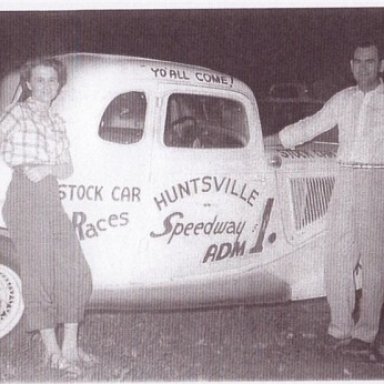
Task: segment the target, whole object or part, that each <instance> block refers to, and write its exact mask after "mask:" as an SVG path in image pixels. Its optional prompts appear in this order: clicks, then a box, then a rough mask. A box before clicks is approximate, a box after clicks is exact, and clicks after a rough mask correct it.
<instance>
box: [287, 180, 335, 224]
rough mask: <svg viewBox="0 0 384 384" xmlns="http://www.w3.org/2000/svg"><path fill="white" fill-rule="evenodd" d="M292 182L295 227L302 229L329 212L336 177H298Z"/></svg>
mask: <svg viewBox="0 0 384 384" xmlns="http://www.w3.org/2000/svg"><path fill="white" fill-rule="evenodd" d="M290 183H291V193H292V203H293V217H294V224H295V229H296V230H301V229H303V228H305V227H306V226H307V225H309V224H311V223H313V222H315V221H316V220H318V219H320V218H322V217H323V216H324V215H325V213H326V212H327V209H328V205H329V201H330V199H331V194H332V189H333V186H334V184H335V177H334V176H328V177H316V178H315V177H310V178H308V177H305V178H304V177H298V178H292V179H290Z"/></svg>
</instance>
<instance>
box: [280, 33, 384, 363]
mask: <svg viewBox="0 0 384 384" xmlns="http://www.w3.org/2000/svg"><path fill="white" fill-rule="evenodd" d="M350 65H351V70H352V73H353V76H354V78H355V80H356V86H354V87H349V88H347V89H344V90H343V91H341V92H339V93H337V94H336V95H334V96H333V97H332V98H331V99H330V100H329V101H328V102H327V103H326V104H325V105H324V107H323V108H322V109H321V110H320V111H319V112H317V113H316V114H315V115H313V116H310V117H308V118H306V119H304V120H301V121H299V122H297V123H295V124H292V125H289V126H287V127H286V128H285V129H283V130H282V131H281V132H280V133H279V138H280V141H281V143H282V144H283V146H284V147H288V148H293V147H294V146H296V145H298V144H302V143H304V142H306V141H308V140H311V139H312V138H314V137H315V136H317V135H319V134H320V133H323V132H325V131H328V130H330V129H331V128H333V127H334V126H336V125H338V129H339V149H338V153H337V162H338V163H339V166H338V169H337V175H336V183H335V187H334V191H333V195H332V200H331V203H330V207H329V214H328V220H329V227H328V240H329V246H328V252H327V255H326V256H325V269H324V279H325V288H326V294H327V300H328V303H329V306H330V310H331V322H330V325H329V327H328V335H327V339H326V344H327V345H328V346H330V347H331V348H332V349H335V350H336V349H337V348H339V347H341V346H343V348H342V351H344V352H345V353H352V354H358V355H364V354H365V355H367V354H369V356H370V358H372V356H373V357H374V358H378V357H379V356H378V355H377V354H376V353H374V352H375V351H376V349H374V347H373V343H374V340H375V337H376V334H377V332H378V328H379V321H380V314H381V306H382V303H383V300H384V240H383V233H384V193H383V190H384V85H383V83H382V81H381V79H380V77H379V73H380V72H381V71H382V70H383V62H382V60H381V56H380V53H379V48H378V46H377V44H376V43H374V42H371V41H367V42H363V43H361V44H359V45H357V46H356V49H355V50H354V53H353V57H352V59H351V61H350ZM359 260H361V262H362V265H363V279H362V285H363V286H362V288H363V290H362V291H363V295H362V301H361V310H360V318H359V320H358V321H357V323H356V324H355V323H354V321H353V318H352V312H353V309H354V305H355V285H354V278H353V270H354V268H355V267H356V265H357V263H358V261H359ZM372 354H373V355H372Z"/></svg>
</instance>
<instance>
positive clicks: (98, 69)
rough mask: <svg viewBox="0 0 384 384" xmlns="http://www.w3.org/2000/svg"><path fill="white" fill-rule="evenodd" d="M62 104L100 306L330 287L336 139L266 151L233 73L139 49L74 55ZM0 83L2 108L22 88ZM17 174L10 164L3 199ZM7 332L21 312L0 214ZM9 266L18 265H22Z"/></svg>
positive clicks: (1, 302) (271, 297)
mask: <svg viewBox="0 0 384 384" xmlns="http://www.w3.org/2000/svg"><path fill="white" fill-rule="evenodd" d="M58 58H59V59H61V60H62V61H63V62H64V63H65V64H66V66H67V71H68V81H67V84H66V85H65V86H64V88H63V89H62V91H61V93H60V95H59V97H58V98H57V99H56V100H55V101H54V105H53V107H54V108H55V109H56V110H57V111H58V112H59V113H60V115H61V116H63V118H64V119H65V121H66V126H67V132H68V137H69V139H70V151H71V155H72V160H73V164H74V169H75V171H74V173H73V175H72V176H71V177H70V178H68V179H65V180H61V185H60V197H61V199H62V202H63V205H64V207H65V209H66V211H67V213H68V215H69V217H70V218H71V220H72V223H73V226H74V227H75V229H76V232H77V235H78V237H79V238H80V240H81V244H82V248H83V250H84V253H85V256H86V258H87V261H88V263H89V265H90V267H91V271H92V275H93V282H94V292H93V295H92V298H91V303H90V304H91V305H94V306H101V305H103V306H105V305H106V306H109V307H110V306H112V305H115V304H117V305H119V307H120V308H122V307H124V308H127V309H135V310H136V309H143V308H147V307H154V308H159V307H160V308H181V307H192V306H196V307H197V306H206V305H216V304H231V303H266V302H282V301H288V300H296V299H303V298H309V297H315V296H320V295H323V293H324V292H323V278H322V275H323V274H322V271H323V253H324V247H325V242H324V238H325V237H324V236H325V220H324V218H325V214H326V211H327V207H328V204H329V200H330V197H331V192H332V188H333V184H334V172H335V169H334V168H335V166H336V165H335V162H334V157H335V152H336V145H334V144H324V143H311V144H309V145H308V146H305V147H301V148H300V149H299V150H295V151H293V150H283V149H282V148H281V147H280V148H279V147H273V148H268V147H266V148H265V147H264V142H263V137H262V131H261V126H260V119H259V114H258V108H257V104H256V100H255V98H254V95H253V93H252V92H251V90H250V89H249V88H248V87H247V86H246V85H245V84H243V83H242V82H240V81H238V80H236V79H234V78H233V77H231V76H228V75H225V74H222V73H218V72H215V71H212V70H209V69H207V68H201V67H196V66H190V65H182V64H176V63H171V62H163V61H156V60H149V59H140V58H134V57H124V56H112V55H101V54H68V55H62V56H59V57H58ZM18 87H19V79H18V73H16V72H14V73H11V74H9V75H8V76H7V77H5V78H4V79H3V81H2V83H1V97H0V109H1V110H3V109H4V108H5V107H6V106H7V105H8V104H10V103H11V102H12V101H15V100H17V98H18V95H19V93H20V89H18ZM10 179H11V170H10V169H9V168H8V167H7V166H6V165H5V163H4V162H2V161H1V162H0V180H1V183H0V208H1V206H2V204H3V202H4V199H5V192H6V190H7V187H8V183H9V182H10ZM0 227H1V231H0V253H1V255H0V256H1V259H0V262H1V264H2V266H1V268H0V336H2V335H4V334H5V333H7V332H8V331H9V330H10V329H11V328H12V326H14V325H15V324H16V323H17V321H18V320H19V318H20V315H21V312H22V305H23V304H22V300H21V285H22V283H21V284H20V281H19V279H18V277H17V275H16V273H15V272H17V265H16V264H17V256H15V255H14V254H13V250H12V245H11V242H10V240H9V236H8V232H7V229H6V226H5V224H4V221H3V220H2V219H1V218H0ZM12 270H13V271H12Z"/></svg>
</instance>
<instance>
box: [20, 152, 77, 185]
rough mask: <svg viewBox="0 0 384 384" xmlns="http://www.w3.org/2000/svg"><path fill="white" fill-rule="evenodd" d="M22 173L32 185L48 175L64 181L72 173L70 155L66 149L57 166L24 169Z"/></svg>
mask: <svg viewBox="0 0 384 384" xmlns="http://www.w3.org/2000/svg"><path fill="white" fill-rule="evenodd" d="M24 173H25V175H26V176H27V177H28V179H29V180H31V181H33V182H34V183H38V182H39V181H41V180H43V179H44V178H45V177H47V176H48V175H53V176H55V177H57V178H58V179H66V178H67V177H69V176H71V175H72V173H73V165H72V159H71V155H70V153H69V151H68V149H66V150H64V152H63V153H62V155H61V156H60V158H59V163H58V164H57V165H39V166H36V167H31V168H28V169H26V170H25V171H24Z"/></svg>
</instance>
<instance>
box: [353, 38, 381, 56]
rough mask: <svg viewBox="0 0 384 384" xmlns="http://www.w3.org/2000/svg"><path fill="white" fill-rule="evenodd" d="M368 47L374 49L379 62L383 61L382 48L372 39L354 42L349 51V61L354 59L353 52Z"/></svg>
mask: <svg viewBox="0 0 384 384" xmlns="http://www.w3.org/2000/svg"><path fill="white" fill-rule="evenodd" d="M368 47H376V48H377V52H378V55H379V60H382V59H383V49H382V46H381V44H380V43H379V42H378V41H377V40H374V39H362V40H359V41H355V43H354V44H353V47H352V49H351V53H350V58H351V59H353V58H354V54H355V51H356V49H357V48H368Z"/></svg>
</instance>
